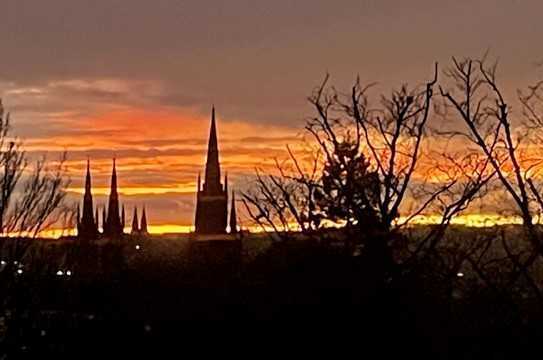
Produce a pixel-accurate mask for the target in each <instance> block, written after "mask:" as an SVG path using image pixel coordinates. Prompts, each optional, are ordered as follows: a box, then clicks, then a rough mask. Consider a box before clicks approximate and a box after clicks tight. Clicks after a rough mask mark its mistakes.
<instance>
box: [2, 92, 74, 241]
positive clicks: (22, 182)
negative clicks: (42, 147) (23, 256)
mask: <svg viewBox="0 0 543 360" xmlns="http://www.w3.org/2000/svg"><path fill="white" fill-rule="evenodd" d="M65 160H66V154H65V153H64V154H63V156H62V157H61V159H59V161H58V163H57V165H56V166H51V165H50V164H48V162H47V161H46V159H45V157H43V158H42V159H39V160H38V161H36V162H35V165H34V166H30V164H29V160H28V157H27V155H26V152H25V151H24V149H23V143H22V141H21V140H19V139H17V138H15V137H13V136H12V135H11V121H10V115H9V113H8V114H5V115H4V108H3V107H2V105H1V102H0V232H1V233H3V234H8V233H12V234H13V233H16V234H19V235H23V234H24V235H26V236H30V237H36V236H37V235H38V234H39V233H40V232H41V231H42V230H44V229H45V228H47V227H48V226H50V225H52V224H53V223H55V222H56V221H57V220H58V219H59V218H60V217H61V216H62V214H61V212H62V211H63V210H64V207H63V206H64V204H63V201H64V199H65V196H66V193H65V191H64V189H65V188H66V187H67V185H68V181H69V180H67V179H66V176H65V175H66V174H65V169H64V163H65Z"/></svg>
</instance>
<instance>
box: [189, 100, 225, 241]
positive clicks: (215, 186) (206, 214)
mask: <svg viewBox="0 0 543 360" xmlns="http://www.w3.org/2000/svg"><path fill="white" fill-rule="evenodd" d="M225 190H226V189H225V188H223V186H222V184H221V167H220V163H219V148H218V142H217V124H216V121H215V106H213V108H212V110H211V127H210V130H209V142H208V147H207V159H206V166H205V175H204V185H203V187H200V176H199V175H198V191H197V199H196V219H195V229H196V233H197V234H224V233H226V223H227V217H228V214H227V213H228V193H227V192H226V191H225Z"/></svg>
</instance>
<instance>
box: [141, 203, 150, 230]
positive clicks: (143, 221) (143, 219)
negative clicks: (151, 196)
mask: <svg viewBox="0 0 543 360" xmlns="http://www.w3.org/2000/svg"><path fill="white" fill-rule="evenodd" d="M140 233H141V234H143V235H147V234H148V233H149V232H148V231H147V214H146V212H145V205H144V206H143V212H142V214H141V223H140Z"/></svg>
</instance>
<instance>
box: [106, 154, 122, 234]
mask: <svg viewBox="0 0 543 360" xmlns="http://www.w3.org/2000/svg"><path fill="white" fill-rule="evenodd" d="M119 210H120V209H119V194H118V192H117V168H116V164H115V159H113V171H112V174H111V190H110V193H109V202H108V207H107V218H106V222H105V223H104V224H103V227H104V236H106V237H109V238H120V237H122V235H123V224H122V222H121V216H120V214H119Z"/></svg>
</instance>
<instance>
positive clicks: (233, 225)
mask: <svg viewBox="0 0 543 360" xmlns="http://www.w3.org/2000/svg"><path fill="white" fill-rule="evenodd" d="M237 232H238V219H237V215H236V193H235V192H234V191H232V205H230V234H236V233H237Z"/></svg>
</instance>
